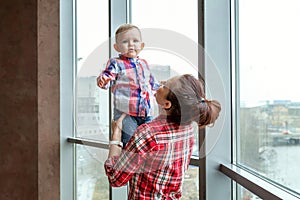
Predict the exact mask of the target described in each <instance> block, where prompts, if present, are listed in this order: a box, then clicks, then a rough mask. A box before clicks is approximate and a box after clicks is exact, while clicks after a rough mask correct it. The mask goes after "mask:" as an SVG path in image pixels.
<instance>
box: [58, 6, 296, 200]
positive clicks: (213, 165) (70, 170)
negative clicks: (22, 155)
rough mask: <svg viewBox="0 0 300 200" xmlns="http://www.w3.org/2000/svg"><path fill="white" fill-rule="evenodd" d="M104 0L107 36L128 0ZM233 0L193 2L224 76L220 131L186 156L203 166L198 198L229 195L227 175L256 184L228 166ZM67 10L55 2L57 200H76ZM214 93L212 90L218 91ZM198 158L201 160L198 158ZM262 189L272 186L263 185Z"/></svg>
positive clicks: (231, 152) (123, 16)
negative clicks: (197, 154) (203, 149)
mask: <svg viewBox="0 0 300 200" xmlns="http://www.w3.org/2000/svg"><path fill="white" fill-rule="evenodd" d="M109 2H110V4H109V9H110V12H109V13H110V23H109V24H110V27H109V29H110V36H111V35H112V34H113V33H114V30H115V29H116V27H117V25H118V24H121V23H124V22H130V15H128V13H130V12H129V10H130V6H131V4H130V0H114V1H109ZM235 2H236V0H230V1H227V0H210V1H208V0H207V1H205V0H201V1H199V3H198V9H199V12H200V10H201V14H199V16H198V21H199V24H200V23H201V22H203V23H202V24H203V27H201V28H200V29H202V31H199V33H198V36H199V37H198V38H199V44H202V43H203V46H204V47H205V51H206V52H207V53H208V55H209V56H210V58H211V59H212V60H213V61H214V62H215V63H216V65H217V66H218V67H219V68H218V70H219V72H220V74H222V78H223V81H224V82H223V83H224V90H225V94H227V95H228V96H227V98H226V99H223V98H221V100H220V102H221V104H222V107H223V109H222V114H221V119H222V120H224V121H225V122H226V123H224V125H223V129H222V132H221V135H220V137H219V138H218V141H217V143H216V145H215V146H214V148H213V149H212V151H210V152H209V153H208V155H207V156H206V157H205V158H204V159H202V160H199V159H198V158H195V159H194V158H193V159H192V160H191V165H195V166H200V167H202V168H201V169H203V168H204V170H200V171H202V172H204V173H202V174H200V173H199V174H200V175H199V183H200V187H199V194H200V199H234V197H235V194H234V192H235V187H236V185H235V184H234V183H233V181H232V180H235V181H237V183H239V184H241V185H243V186H244V187H245V188H246V189H251V183H252V184H256V186H257V185H258V184H257V183H256V182H255V179H253V178H251V176H249V177H250V178H249V177H248V178H247V176H245V175H244V174H242V173H240V172H241V170H242V169H241V168H239V167H237V166H235V165H233V163H234V161H235V159H234V158H235V152H236V150H235V146H234V145H233V144H234V143H235V135H234V133H235V132H236V126H237V124H236V123H235V121H234V118H235V117H237V114H238V113H237V111H236V110H235V104H236V103H237V102H236V97H235V89H234V88H235V87H236V83H235V82H236V77H235V74H237V70H236V69H235V67H234V66H235V62H236V60H235V59H236V58H234V57H232V55H233V52H235V46H234V45H237V44H234V45H232V44H233V43H232V40H233V39H234V37H235V32H234V31H233V30H234V28H235V24H234V23H233V20H234V19H235V17H234V16H233V15H232V13H234V12H236V10H235V6H234V3H235ZM120 5H121V6H120ZM120 8H122V9H121V11H120V12H116V10H119V9H120ZM73 10H74V8H73V0H61V1H60V40H61V41H60V49H61V51H60V65H61V71H60V79H61V80H60V81H61V83H60V90H61V95H60V102H61V111H60V112H61V113H60V116H61V119H60V120H61V121H60V123H61V128H60V132H61V153H60V160H61V162H60V163H61V172H60V173H61V182H60V185H61V194H60V195H61V199H76V196H75V194H76V191H75V187H74V180H75V169H74V160H75V150H74V148H75V145H80V144H81V142H82V140H77V139H78V138H75V139H74V120H73V119H74V103H70V102H73V99H74V94H75V89H74V69H73V67H72V66H75V63H74V62H75V59H74V47H75V44H74V42H73V41H74V37H75V36H74V35H73V30H74V24H73V17H74V12H73ZM114 12H116V13H119V15H118V16H117V15H112V13H114ZM70 36H72V37H70ZM204 59H205V58H204ZM205 60H206V59H205ZM199 63H200V62H199ZM203 70H204V69H203ZM203 73H205V77H206V78H208V80H209V81H207V84H208V85H209V84H213V81H212V80H211V79H210V76H211V71H210V70H209V69H205V70H204V71H203ZM214 92H216V93H217V92H218V91H214ZM62 94H63V95H62ZM216 99H218V98H216ZM218 100H219V99H218ZM223 111H224V112H223ZM110 115H111V113H110ZM206 134H207V133H206ZM68 138H69V139H68ZM72 138H73V139H72ZM199 142H200V141H199ZM85 144H87V145H90V146H99V144H98V143H97V142H94V141H91V142H90V143H88V142H87V143H86V141H85ZM100 147H102V148H108V145H107V144H104V143H103V144H100ZM70 155H72V156H70ZM201 161H202V163H200V162H201ZM203 161H204V162H203ZM236 177H238V178H236ZM243 178H247V180H248V181H246V182H244V183H243V182H242V181H241V180H244V179H243ZM238 179H240V180H238ZM260 181H261V182H262V183H263V187H264V188H268V187H267V185H268V184H269V183H268V182H266V181H264V180H261V179H260ZM264 184H265V185H264ZM216 191H218V192H216ZM279 191H280V192H279V193H281V194H284V195H288V197H290V199H300V198H299V197H295V196H291V194H289V193H287V192H286V191H284V190H282V189H281V190H279ZM252 192H253V193H255V194H257V193H258V190H257V189H253V190H252ZM266 192H272V191H269V190H266ZM119 195H122V192H121V193H118V192H117V191H115V190H111V196H110V199H118V198H119ZM260 195H262V194H260ZM279 198H280V197H279Z"/></svg>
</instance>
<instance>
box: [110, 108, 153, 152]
mask: <svg viewBox="0 0 300 200" xmlns="http://www.w3.org/2000/svg"><path fill="white" fill-rule="evenodd" d="M122 114H123V113H122V112H121V111H119V110H117V109H114V117H113V119H114V120H115V121H117V120H118V119H119V118H120V117H121V115H122ZM151 120H152V117H134V116H130V115H126V117H125V118H124V120H123V123H122V142H123V147H125V146H126V144H127V143H128V141H129V139H130V138H131V136H132V135H133V133H134V131H135V130H136V128H137V127H138V126H140V125H141V124H144V123H147V122H150V121H151Z"/></svg>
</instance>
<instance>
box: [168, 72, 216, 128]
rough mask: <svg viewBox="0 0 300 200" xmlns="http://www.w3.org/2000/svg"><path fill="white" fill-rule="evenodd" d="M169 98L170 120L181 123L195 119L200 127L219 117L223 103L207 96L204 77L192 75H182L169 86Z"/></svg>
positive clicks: (211, 122)
mask: <svg viewBox="0 0 300 200" xmlns="http://www.w3.org/2000/svg"><path fill="white" fill-rule="evenodd" d="M169 90H170V92H169V93H168V95H167V97H166V98H167V100H169V101H171V103H172V106H171V108H170V115H169V116H168V120H171V121H173V122H175V123H180V124H189V123H191V122H193V121H195V122H196V123H198V126H199V127H205V126H207V125H210V124H213V123H214V122H215V121H216V120H217V118H218V117H219V113H220V111H221V104H220V103H219V102H218V101H216V100H207V99H206V98H205V82H204V79H203V78H202V77H200V78H199V79H196V78H195V77H193V76H192V75H189V74H185V75H181V76H179V77H178V79H176V81H174V82H173V85H170V86H169Z"/></svg>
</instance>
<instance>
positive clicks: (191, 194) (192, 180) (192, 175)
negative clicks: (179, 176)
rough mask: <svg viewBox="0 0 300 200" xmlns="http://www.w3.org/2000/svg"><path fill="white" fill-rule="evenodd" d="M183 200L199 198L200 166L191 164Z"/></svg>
mask: <svg viewBox="0 0 300 200" xmlns="http://www.w3.org/2000/svg"><path fill="white" fill-rule="evenodd" d="M181 199H182V200H198V199H199V168H198V167H194V166H189V169H188V171H187V172H186V174H185V177H184V182H183V189H182V198H181Z"/></svg>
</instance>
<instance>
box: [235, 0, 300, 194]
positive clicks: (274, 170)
mask: <svg viewBox="0 0 300 200" xmlns="http://www.w3.org/2000/svg"><path fill="white" fill-rule="evenodd" d="M235 3H236V5H237V10H238V12H237V15H236V19H237V26H236V38H235V39H236V52H235V53H236V72H237V73H236V101H237V104H236V111H237V112H236V116H235V119H236V157H235V159H236V164H237V165H238V166H240V167H243V168H244V169H246V170H249V171H250V172H252V173H254V174H256V175H257V176H259V177H262V178H263V179H266V180H267V181H270V182H272V183H274V184H277V185H279V186H281V187H283V188H285V189H287V190H289V191H291V192H295V193H298V194H299V193H300V185H299V177H300V172H299V170H298V166H299V164H300V159H299V156H298V152H300V116H299V110H300V94H299V92H297V91H298V87H299V83H300V79H299V77H298V73H297V72H298V67H299V66H300V61H299V56H298V54H297V52H298V49H299V46H300V39H299V34H300V28H299V26H298V25H297V23H298V19H299V18H300V14H299V12H298V11H299V9H300V2H299V1H297V0H287V1H284V2H282V1H277V0H276V1H274V0H263V1H258V0H255V1H253V0H239V1H236V2H235ZM241 199H243V198H241Z"/></svg>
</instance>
